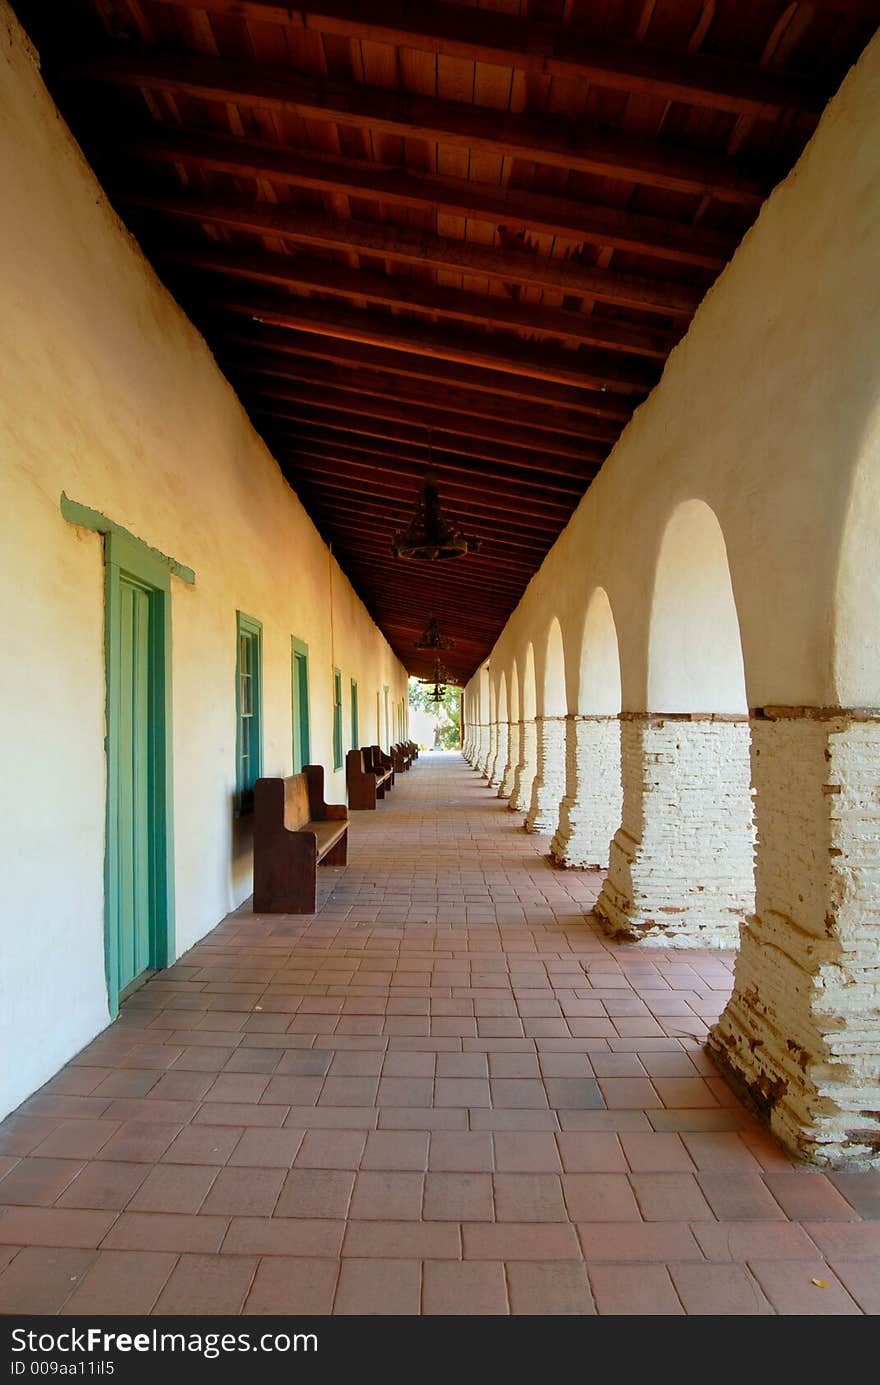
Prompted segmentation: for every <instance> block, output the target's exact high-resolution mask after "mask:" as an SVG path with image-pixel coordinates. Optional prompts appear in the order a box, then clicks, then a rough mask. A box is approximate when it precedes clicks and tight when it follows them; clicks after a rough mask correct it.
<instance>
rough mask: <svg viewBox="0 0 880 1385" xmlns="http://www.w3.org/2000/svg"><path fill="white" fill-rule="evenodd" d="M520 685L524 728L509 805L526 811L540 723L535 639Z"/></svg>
mask: <svg viewBox="0 0 880 1385" xmlns="http://www.w3.org/2000/svg"><path fill="white" fill-rule="evenodd" d="M522 669H523V672H522V682H521V685H520V721H521V726H520V732H519V757H518V759H517V764H516V769H515V770H514V775H513V784H512V786H511V790H510V802H509V803H508V805H507V806H508V807H509V808H510V809H511V811H512V812H515V813H525V812H527V811H528V808H529V805H530V803H531V801H532V785H533V784H534V782H535V742H536V738H537V727H536V724H535V714H536V712H537V705H538V697H537V679H536V677H535V649H534V645H533V644H532V642H531V640H530V641H529V643H528V644H527V646H526V652H525V655H524V656H523V664H522Z"/></svg>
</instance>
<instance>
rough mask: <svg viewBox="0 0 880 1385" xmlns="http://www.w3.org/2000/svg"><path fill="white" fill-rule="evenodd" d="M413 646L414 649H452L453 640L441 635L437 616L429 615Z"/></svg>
mask: <svg viewBox="0 0 880 1385" xmlns="http://www.w3.org/2000/svg"><path fill="white" fill-rule="evenodd" d="M413 646H414V648H415V649H454V648H455V640H450V639H447V638H446V636H445V635H441V633H440V626H439V625H438V624H437V617H436V616H431V619H430V620H429V621H428V624H427V625H426V626H425V628H424V630H423V631H422V633H421V635H420V636H419V638H418V639H417V640H415V641H414V642H413Z"/></svg>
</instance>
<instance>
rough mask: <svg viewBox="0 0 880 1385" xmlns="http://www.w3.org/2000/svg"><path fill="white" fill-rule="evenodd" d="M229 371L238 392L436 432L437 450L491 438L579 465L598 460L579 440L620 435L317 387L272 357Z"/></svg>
mask: <svg viewBox="0 0 880 1385" xmlns="http://www.w3.org/2000/svg"><path fill="white" fill-rule="evenodd" d="M233 370H234V374H235V378H236V383H237V385H238V386H239V392H241V391H242V390H245V391H246V390H248V389H254V390H255V391H256V392H257V393H263V394H271V395H274V397H275V398H279V399H288V400H290V401H291V402H293V403H296V404H303V405H306V406H307V407H309V408H315V409H334V410H336V409H339V410H343V411H349V412H351V411H354V412H355V413H360V414H362V415H363V416H365V417H369V418H385V419H393V420H395V421H396V422H398V423H408V424H411V425H412V426H413V427H416V428H420V429H421V430H422V432H423V433H424V432H426V431H428V430H430V431H432V432H433V433H434V434H438V433H439V434H440V435H441V438H440V443H441V446H449V443H448V442H447V441H445V439H446V437H447V435H448V436H451V437H458V436H460V435H461V434H462V433H466V434H467V435H468V436H469V437H471V438H490V439H492V440H494V441H497V442H503V443H509V444H510V446H511V447H516V448H523V449H527V450H528V451H531V452H539V453H544V454H550V455H551V456H558V457H571V458H574V459H576V460H582V459H583V458H585V457H591V458H592V457H594V456H595V455H598V454H596V453H594V452H593V450H592V449H590V448H589V447H585V446H584V439H587V438H590V439H593V440H594V441H599V440H604V441H606V442H609V443H613V442H615V441H616V440H617V435H618V432H619V429H618V428H616V427H615V426H614V425H613V424H609V423H606V422H605V421H604V420H601V419H597V420H596V421H595V422H594V423H593V425H592V427H591V426H590V425H588V426H587V427H583V426H581V427H580V428H578V430H577V432H576V433H574V434H572V433H567V432H563V431H561V430H560V431H558V432H551V431H550V430H549V429H545V428H541V427H537V426H534V425H529V424H527V423H525V422H520V420H519V419H516V418H515V419H513V420H512V421H511V420H510V419H509V416H508V415H506V414H501V416H500V417H499V416H497V415H496V416H495V417H491V416H490V417H485V416H483V415H480V414H477V415H474V414H471V413H468V412H467V411H461V412H454V411H453V409H452V408H451V407H448V406H449V404H450V401H449V400H447V399H443V401H442V402H443V406H444V407H443V408H436V407H434V406H435V405H436V403H437V395H436V394H433V395H430V394H428V393H427V392H426V391H420V392H419V393H418V395H417V396H415V397H412V396H411V397H410V398H408V399H407V398H406V397H404V398H403V399H400V397H399V395H398V393H397V392H395V391H394V390H393V389H390V388H389V386H388V385H386V387H385V388H384V389H383V388H382V385H381V384H380V383H379V382H378V381H377V382H375V383H374V384H373V386H372V388H371V389H366V388H363V387H362V388H361V389H357V388H354V389H347V388H346V387H345V384H346V382H345V381H344V380H339V379H336V380H334V379H333V378H332V376H329V375H328V378H327V380H326V383H321V384H318V378H320V377H316V376H315V375H311V376H310V375H308V374H304V375H302V376H299V375H297V373H296V371H290V370H285V369H284V368H283V367H279V366H278V365H277V364H275V362H274V361H273V360H272V359H271V358H270V359H269V361H268V363H267V362H265V361H260V360H258V361H254V360H247V359H245V360H242V361H240V362H239V363H238V364H237V365H236V366H234V367H233ZM266 380H272V381H275V382H277V383H276V384H275V385H274V386H273V387H267V386H266V384H265V381H266ZM355 383H357V382H355ZM361 384H363V382H361ZM282 391H283V392H282ZM454 403H455V407H456V410H457V409H458V407H459V404H460V401H459V400H458V399H455V400H454ZM602 455H604V453H603V454H602Z"/></svg>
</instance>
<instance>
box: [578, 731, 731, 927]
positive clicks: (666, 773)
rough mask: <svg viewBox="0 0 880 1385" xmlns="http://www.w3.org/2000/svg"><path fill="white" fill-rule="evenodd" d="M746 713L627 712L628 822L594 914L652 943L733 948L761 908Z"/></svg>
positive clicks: (624, 766) (625, 773)
mask: <svg viewBox="0 0 880 1385" xmlns="http://www.w3.org/2000/svg"><path fill="white" fill-rule="evenodd" d="M748 745H749V728H748V723H747V721H746V720H745V718H723V717H713V716H705V717H700V718H696V717H694V718H692V717H682V716H677V717H670V716H666V717H663V716H660V715H657V716H647V715H641V716H635V715H629V716H627V715H624V717H623V718H622V720H621V770H622V779H623V791H624V803H623V822H622V825H621V826H620V827H619V829H618V830H617V832H616V833H615V835H614V838H613V840H612V843H611V850H610V855H609V869H608V876H607V878H606V880H605V884H604V886H603V888H602V892H601V894H600V896H599V899H598V901H597V903H596V913H597V915H598V917H599V918H600V919H601V921H602V923H603V924H604V926H605V928H606V929H607V931H608V932H609V933H610V934H612V936H616V937H621V938H626V939H628V940H630V941H632V942H638V943H640V944H641V945H643V946H648V947H687V948H705V947H711V948H735V947H736V946H737V944H738V942H739V935H740V926H741V924H742V923H744V922H745V920H746V919H747V918H748V917H749V916H750V915H751V914H752V913H753V912H754V897H755V896H754V864H753V857H754V829H753V825H752V805H751V795H750V765H749V752H748Z"/></svg>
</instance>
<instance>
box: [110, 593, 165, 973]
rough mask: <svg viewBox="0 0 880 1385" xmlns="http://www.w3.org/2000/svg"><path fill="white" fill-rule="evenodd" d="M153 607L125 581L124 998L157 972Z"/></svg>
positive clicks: (120, 806)
mask: <svg viewBox="0 0 880 1385" xmlns="http://www.w3.org/2000/svg"><path fill="white" fill-rule="evenodd" d="M151 626H152V618H151V600H150V593H149V591H148V590H147V589H145V588H144V587H142V586H141V585H139V584H138V583H136V582H134V581H132V580H131V579H130V578H129V577H127V576H125V575H121V576H120V580H119V656H120V657H119V724H118V727H117V733H116V737H115V744H114V746H113V747H111V750H112V753H113V754H114V755H115V757H116V775H117V780H116V782H117V785H118V794H117V803H116V810H117V839H116V840H117V860H116V871H117V900H118V908H117V914H116V927H117V939H116V947H117V954H116V955H117V959H118V985H119V990H120V991H123V990H124V989H125V988H126V986H128V985H130V984H131V982H132V981H134V980H135V979H136V978H137V977H138V976H140V975H141V973H142V972H144V971H146V970H147V968H148V967H149V966H150V965H151V961H152V958H151V946H150V942H151V903H150V897H151V889H150V882H151V874H152V862H151V854H152V850H151V843H152V838H153V824H154V822H155V818H156V806H155V802H154V799H155V786H154V783H153V775H152V765H151V760H152V756H151V747H152V745H153V743H154V740H155V727H154V725H153V724H152V723H153V701H154V699H153V688H152V682H153V678H154V673H153V669H152V667H151V665H152V663H153V660H152V658H151V651H152V648H153V644H154V632H153V630H152V628H151Z"/></svg>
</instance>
